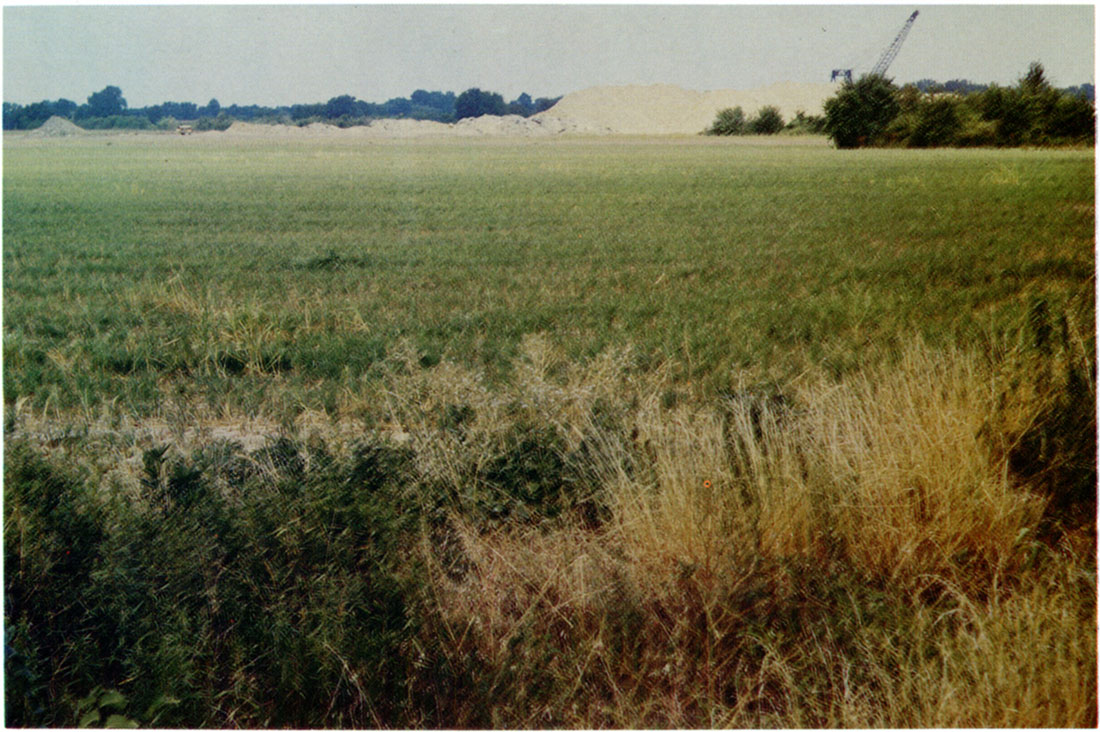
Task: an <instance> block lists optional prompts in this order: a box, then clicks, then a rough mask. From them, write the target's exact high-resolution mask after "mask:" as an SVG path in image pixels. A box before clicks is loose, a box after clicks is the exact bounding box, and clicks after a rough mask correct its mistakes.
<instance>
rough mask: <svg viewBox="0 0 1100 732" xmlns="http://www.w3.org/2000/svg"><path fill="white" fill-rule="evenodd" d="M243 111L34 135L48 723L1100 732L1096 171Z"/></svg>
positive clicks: (27, 365)
mask: <svg viewBox="0 0 1100 732" xmlns="http://www.w3.org/2000/svg"><path fill="white" fill-rule="evenodd" d="M212 134H213V133H211V134H210V135H202V136H195V137H193V138H177V137H168V136H165V137H156V136H94V137H88V138H80V139H72V140H65V141H61V142H57V141H43V140H39V141H36V140H33V139H17V138H6V139H5V150H4V163H5V168H4V180H3V185H4V252H3V257H4V259H3V263H4V275H3V276H4V315H5V317H4V401H5V436H6V440H5V443H6V447H5V457H6V465H7V467H6V469H5V561H6V576H7V584H6V587H5V590H6V597H7V603H6V606H5V608H6V619H7V621H8V622H7V623H6V625H7V627H8V629H9V631H8V637H7V638H6V640H7V642H8V643H9V644H10V645H12V647H13V648H14V649H15V650H16V653H15V655H14V656H13V657H12V658H9V660H8V661H7V662H6V663H7V666H6V668H7V671H8V674H7V678H8V682H7V688H6V699H7V702H8V705H7V706H8V710H9V711H8V715H9V718H8V721H9V723H16V724H19V723H26V724H32V723H33V724H44V725H49V724H66V725H73V724H76V723H77V722H78V721H80V720H81V718H82V717H83V716H86V715H89V714H91V713H92V712H95V713H96V714H97V715H99V716H97V717H96V720H99V719H100V718H101V717H102V719H103V720H106V718H107V717H108V716H109V715H110V714H119V715H121V716H122V717H125V718H126V719H132V720H135V721H138V722H141V723H154V722H156V723H158V724H169V725H172V726H201V725H216V726H235V725H253V726H254V725H263V726H271V725H283V724H286V725H291V726H314V725H322V726H341V725H370V726H378V725H396V726H424V725H434V726H478V727H488V726H532V725H534V726H584V727H596V726H608V725H613V726H638V725H640V726H649V727H660V726H667V725H672V726H678V727H698V726H712V725H723V726H758V725H769V726H774V725H780V726H831V725H844V726H876V725H887V726H987V725H993V726H998V725H1004V726H1060V725H1091V724H1095V721H1096V706H1095V705H1096V678H1095V667H1096V659H1095V637H1096V636H1095V632H1096V629H1095V560H1094V553H1095V552H1094V545H1095V531H1094V513H1095V498H1094V492H1093V491H1094V483H1095V443H1094V435H1095V386H1094V385H1095V338H1094V330H1093V322H1094V315H1093V314H1094V309H1095V297H1094V285H1095V281H1094V252H1093V246H1094V238H1093V237H1094V207H1093V200H1094V189H1093V181H1094V176H1093V165H1094V156H1093V152H1092V151H1091V150H1058V151H1041V150H965V151H960V150H950V151H948V150H942V151H941V150H935V151H896V150H867V151H853V152H840V151H836V150H832V149H828V148H825V147H820V146H817V145H813V144H799V143H798V142H794V143H791V144H775V143H774V141H769V143H766V144H754V143H753V142H751V141H740V140H738V141H732V142H731V141H724V140H713V139H701V138H683V139H675V138H673V139H657V138H618V139H607V138H604V139H589V140H586V139H573V140H554V141H545V140H537V141H536V140H523V141H515V140H512V141H508V140H485V141H476V142H469V141H462V142H456V141H415V140H413V141H385V142H375V143H372V144H368V143H366V142H364V141H347V140H327V139H324V138H318V139H311V140H306V139H301V140H293V141H272V140H263V139H246V140H232V139H231V138H214V137H213V136H212ZM215 140H216V143H215V142H214V141H215ZM138 547H141V550H140V551H138V550H137V548H138ZM75 554H79V555H80V556H79V557H75V556H74V555H75ZM13 659H14V660H13ZM115 692H118V694H120V695H121V697H115V696H111V694H113V693H115ZM23 699H26V701H25V702H23V701H21V700H23ZM116 721H117V720H116Z"/></svg>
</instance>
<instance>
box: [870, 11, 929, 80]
mask: <svg viewBox="0 0 1100 732" xmlns="http://www.w3.org/2000/svg"><path fill="white" fill-rule="evenodd" d="M919 14H920V11H919V10H914V11H913V14H912V15H910V16H909V20H907V21H905V25H903V26H902V27H901V31H900V32H899V33H898V37H897V38H895V39H894V42H893V43H891V44H890V47H889V48H887V49H886V52H885V53H884V54H882V58H880V59H879V60H878V63H877V64H875V68H873V69H871V75H872V76H885V75H886V69H888V68H889V67H890V64H892V63H893V62H894V58H895V57H896V56H897V55H898V51H900V50H901V44H902V43H903V42H904V41H905V37H906V36H907V35H909V29H910V28H912V27H913V21H915V20H916V19H917V16H918V15H919Z"/></svg>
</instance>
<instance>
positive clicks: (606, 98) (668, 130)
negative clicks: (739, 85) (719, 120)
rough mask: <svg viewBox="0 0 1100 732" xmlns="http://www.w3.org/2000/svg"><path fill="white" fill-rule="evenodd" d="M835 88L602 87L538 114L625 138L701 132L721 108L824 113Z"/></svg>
mask: <svg viewBox="0 0 1100 732" xmlns="http://www.w3.org/2000/svg"><path fill="white" fill-rule="evenodd" d="M835 92H836V86H835V85H834V84H794V83H790V82H782V83H778V84H772V85H771V86H766V87H759V88H756V89H746V90H735V89H727V90H721V91H708V92H698V91H691V90H688V89H682V88H680V87H678V86H671V85H668V84H654V85H652V86H599V87H592V88H591V89H585V90H583V91H579V92H575V93H573V94H566V95H565V96H564V97H562V99H561V100H560V101H559V102H558V103H557V104H555V105H554V106H553V107H551V108H550V109H548V110H546V111H545V112H542V113H540V114H538V115H535V117H534V118H539V117H542V116H544V115H545V116H553V117H557V118H559V119H565V120H570V121H571V122H572V123H574V124H577V125H590V126H595V127H603V128H607V129H610V130H612V131H614V132H618V133H623V134H650V135H660V134H695V133H698V132H702V131H703V130H705V129H706V128H707V127H710V125H711V123H712V122H713V121H714V117H715V115H716V114H717V112H718V110H720V109H725V108H726V107H741V108H742V109H743V110H744V111H745V114H746V115H747V116H749V117H751V116H752V115H754V114H756V112H757V110H759V109H760V108H761V107H763V106H765V105H769V104H770V105H773V106H775V107H778V108H779V112H780V113H781V114H782V115H783V119H785V120H790V119H792V118H793V117H794V116H795V114H796V113H797V112H799V111H803V112H806V113H807V114H821V112H822V105H823V104H824V102H825V100H826V99H828V98H829V97H831V96H832V95H833V94H834V93H835Z"/></svg>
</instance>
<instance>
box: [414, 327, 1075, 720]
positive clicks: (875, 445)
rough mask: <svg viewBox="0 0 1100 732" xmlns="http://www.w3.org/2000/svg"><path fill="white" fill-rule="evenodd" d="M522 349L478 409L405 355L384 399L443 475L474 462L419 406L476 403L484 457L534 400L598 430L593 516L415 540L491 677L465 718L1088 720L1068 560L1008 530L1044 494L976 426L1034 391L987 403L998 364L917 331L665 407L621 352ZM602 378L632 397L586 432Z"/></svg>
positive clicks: (450, 381) (459, 377)
mask: <svg viewBox="0 0 1100 732" xmlns="http://www.w3.org/2000/svg"><path fill="white" fill-rule="evenodd" d="M526 359H527V360H526V362H525V365H524V366H523V367H521V368H520V369H519V371H518V374H519V377H518V378H517V379H516V380H515V382H514V384H513V385H512V387H511V388H512V389H513V391H511V392H509V393H508V395H507V396H506V397H504V398H501V397H500V396H499V395H498V398H497V399H496V400H494V399H493V398H492V397H491V396H490V393H489V392H488V391H487V390H485V389H484V387H482V386H480V385H477V382H476V380H475V379H472V377H471V375H470V374H469V373H466V372H462V371H461V370H458V369H457V368H456V367H454V366H447V367H445V368H435V369H432V370H430V371H429V370H424V369H414V370H410V372H409V374H407V375H406V376H405V377H403V378H405V379H406V380H407V381H406V383H405V384H404V385H403V386H402V387H401V391H402V392H403V393H406V394H415V395H416V396H415V398H410V399H407V400H406V401H404V402H401V404H399V405H395V408H394V414H393V419H394V421H395V422H398V421H399V422H400V423H401V424H402V425H403V428H404V429H407V430H409V431H410V432H411V434H412V440H413V442H414V443H415V444H416V445H417V446H418V451H419V450H420V449H421V448H423V449H424V450H425V454H429V455H431V457H430V459H429V464H427V465H425V466H424V469H425V470H428V471H431V472H432V474H433V475H436V476H438V477H441V478H446V479H448V480H455V481H459V482H460V481H462V480H463V479H464V476H469V475H472V474H475V473H474V472H471V471H470V470H469V469H468V467H465V468H462V467H455V466H460V465H461V464H462V461H463V459H468V458H464V455H465V454H466V453H468V452H469V450H468V447H464V446H463V445H462V444H460V443H459V442H456V441H450V442H448V441H447V439H445V438H444V436H443V435H441V434H440V432H439V428H438V426H437V424H436V423H434V422H433V421H432V419H430V418H429V415H430V414H433V412H432V411H431V407H430V406H425V405H436V406H438V405H441V404H447V403H455V402H456V401H457V402H460V403H465V404H471V405H476V406H475V411H476V413H477V415H478V419H477V421H476V422H475V425H474V427H473V428H472V430H474V431H471V432H470V433H469V434H470V435H472V434H475V433H476V434H477V435H479V439H482V440H484V443H483V444H485V445H487V446H489V448H488V449H487V450H485V451H484V454H485V455H487V456H488V457H484V459H491V457H492V455H493V454H495V453H494V451H493V448H492V447H491V446H493V445H497V446H499V445H502V444H503V442H502V440H503V438H502V436H503V435H504V434H505V433H506V432H507V430H508V428H509V426H510V425H512V424H514V423H515V421H521V420H523V419H526V418H531V417H533V416H535V415H541V416H542V418H543V419H545V420H547V421H550V422H552V423H553V424H554V425H555V426H556V427H557V428H558V429H560V430H562V431H563V433H564V434H569V435H572V436H573V442H572V446H573V447H576V446H577V445H580V444H582V443H583V442H584V440H585V439H586V438H587V439H588V440H589V443H592V442H594V440H593V439H592V437H593V436H594V435H600V436H601V437H600V439H599V440H598V445H599V449H598V450H595V451H593V452H592V453H591V456H592V457H593V459H594V460H596V461H597V462H598V469H597V470H596V471H595V474H596V475H598V478H599V482H600V487H601V490H602V493H601V495H602V500H604V501H605V503H606V508H607V511H608V514H607V519H606V520H605V521H604V522H602V523H601V524H600V525H599V527H598V528H592V527H588V526H585V525H584V524H583V522H578V521H572V520H570V519H568V518H566V519H563V520H561V521H559V522H557V523H555V524H551V525H547V524H540V525H538V526H534V527H532V526H521V527H518V528H517V527H515V526H511V527H496V528H492V527H489V528H486V527H484V526H482V527H480V528H479V527H477V526H475V525H473V524H471V523H469V522H467V521H465V520H463V519H462V518H460V517H458V516H457V515H453V516H451V519H450V525H451V526H452V528H453V531H454V537H455V541H456V544H457V546H459V547H460V549H459V554H460V555H461V557H462V563H463V570H462V571H460V572H454V571H451V570H453V566H450V567H449V566H448V565H447V564H446V562H444V561H442V560H441V559H440V558H439V552H438V551H434V552H433V551H432V550H428V551H427V552H426V553H427V555H428V556H429V557H431V563H432V566H433V567H434V571H433V572H432V582H431V593H432V598H433V603H434V607H435V608H436V612H437V613H438V618H439V619H440V627H442V628H445V629H446V630H445V633H446V636H447V637H446V642H445V643H443V646H444V647H446V648H448V649H449V651H448V652H449V653H451V654H453V656H452V657H453V659H454V660H455V663H458V659H463V658H466V659H469V658H475V659H477V661H478V664H479V666H478V668H479V669H480V670H479V673H482V674H488V675H489V677H490V678H491V679H493V681H492V682H491V683H490V690H489V698H490V699H492V700H493V702H492V705H491V708H492V716H491V717H489V718H481V717H473V719H477V720H479V721H480V722H483V723H487V722H492V723H493V724H494V725H496V724H501V725H514V724H518V725H520V726H584V727H599V726H622V727H626V726H639V725H642V726H689V727H690V726H738V727H744V726H769V725H771V726H774V725H778V726H860V727H863V726H901V727H908V726H1067V725H1070V726H1072V725H1077V724H1088V723H1090V720H1091V721H1094V720H1095V702H1096V677H1095V658H1096V656H1095V626H1094V623H1093V621H1092V615H1093V612H1094V610H1093V609H1094V607H1095V605H1094V601H1093V599H1092V597H1091V593H1092V592H1094V590H1093V589H1092V588H1094V586H1095V582H1094V573H1093V569H1092V561H1091V557H1089V556H1087V555H1081V554H1077V555H1073V554H1072V553H1071V554H1070V555H1067V554H1066V553H1065V552H1061V553H1060V552H1057V551H1051V550H1047V549H1046V548H1045V545H1043V544H1041V543H1039V542H1036V541H1035V540H1034V538H1033V537H1035V536H1036V535H1037V533H1038V532H1039V530H1040V524H1041V521H1042V518H1043V516H1044V509H1045V507H1046V504H1047V499H1046V497H1044V496H1042V495H1039V494H1037V493H1035V492H1034V491H1032V490H1029V487H1028V486H1027V485H1025V484H1021V483H1020V481H1018V480H1016V479H1014V478H1013V475H1012V471H1010V469H1009V466H1008V464H1007V462H1006V460H1007V458H1006V451H1005V450H1004V446H1003V444H1001V442H1003V440H1006V439H1010V437H1006V436H1005V435H1004V434H1001V433H998V434H996V435H993V434H991V429H993V428H992V427H991V425H996V424H998V420H1003V419H1005V417H1004V412H1005V409H1006V408H1010V409H1012V410H1013V416H1012V419H1014V420H1021V419H1022V420H1026V419H1032V420H1034V419H1036V418H1037V417H1038V412H1040V411H1041V410H1042V409H1043V405H1042V403H1041V402H1036V401H1034V400H1032V401H1031V402H1030V404H1029V405H1025V404H1020V403H1016V404H1013V405H1011V406H1010V407H1006V402H1005V399H1004V398H1003V397H1004V394H1005V390H1004V383H1003V381H1004V379H1005V378H1006V376H1005V371H1004V369H1005V368H1006V367H1005V366H1004V365H1002V366H1000V367H995V366H992V365H990V363H989V362H988V361H987V360H982V359H979V358H977V357H976V356H974V355H972V354H967V353H963V352H960V351H953V350H949V351H943V350H932V349H930V348H929V347H927V346H924V345H922V344H919V343H917V344H913V345H911V346H910V347H908V348H907V349H906V350H905V351H904V353H903V354H902V355H901V358H900V360H899V362H898V363H897V364H895V365H893V366H892V367H891V368H882V369H880V370H876V371H871V372H867V373H862V374H859V375H856V376H852V377H849V378H847V379H845V380H844V381H842V382H841V383H832V382H829V381H827V380H825V379H821V380H819V381H816V382H809V381H804V382H803V383H802V384H801V385H800V386H799V387H798V391H797V393H795V394H793V395H792V396H790V397H789V398H788V399H787V400H786V401H777V400H768V399H766V398H761V397H757V396H753V395H750V394H747V393H746V394H741V395H737V396H735V397H733V398H730V399H726V400H724V401H723V402H722V403H721V404H703V403H699V402H697V401H692V402H688V403H677V404H673V405H672V406H664V404H663V401H664V400H663V399H662V394H663V393H664V391H665V389H666V388H667V386H668V384H667V382H666V381H663V380H662V379H661V378H658V377H654V376H652V375H650V376H646V377H641V376H638V375H631V374H630V369H629V367H628V364H629V361H628V360H618V361H616V360H615V358H613V357H607V358H604V359H602V360H599V359H598V360H597V361H595V362H593V364H591V365H590V366H589V367H587V368H583V367H579V366H568V367H567V366H566V365H564V364H563V363H562V362H561V361H560V360H558V359H557V358H556V356H555V354H554V353H553V350H552V349H549V347H548V346H547V344H546V343H545V342H544V341H542V340H535V341H531V342H529V344H528V348H527V354H526ZM412 382H415V388H411V387H413V385H414V384H413V383H412ZM624 390H629V391H630V393H631V394H632V398H630V399H628V400H627V399H622V398H620V400H619V402H618V403H620V404H622V403H629V404H630V405H631V406H630V408H629V409H627V410H625V411H624V412H623V413H621V414H619V415H617V417H618V421H616V422H613V425H614V426H613V427H611V428H609V427H608V424H609V423H608V422H606V421H604V422H600V420H599V418H598V414H599V410H598V409H593V407H594V405H595V404H596V400H597V399H598V397H599V396H600V395H608V394H615V393H618V394H623V393H624ZM1028 409H1030V410H1033V411H1035V410H1038V411H1036V414H1034V415H1032V416H1031V417H1028V416H1026V414H1025V413H1026V412H1027V410H1028ZM594 414H596V415H597V416H595V417H594V416H593V415H594ZM429 445H434V451H432V450H428V449H427V448H428V446H429ZM441 466H451V467H450V468H446V469H445V468H443V467H441ZM456 490H459V491H461V490H462V486H461V485H458V486H456ZM1085 541H1086V543H1087V544H1088V543H1090V542H1091V540H1088V539H1086V540H1085ZM1037 554H1042V556H1043V557H1044V558H1042V559H1039V560H1037ZM1040 567H1041V569H1039V568H1040ZM867 588H873V590H868V589H867ZM868 592H871V594H867V593H868ZM875 593H881V595H879V594H875ZM876 598H877V599H876ZM882 598H886V599H882ZM517 690H520V691H518V692H517ZM510 693H518V696H509V694H510Z"/></svg>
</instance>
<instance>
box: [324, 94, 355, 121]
mask: <svg viewBox="0 0 1100 732" xmlns="http://www.w3.org/2000/svg"><path fill="white" fill-rule="evenodd" d="M353 114H355V97H353V96H351V95H350V94H344V95H342V96H338V97H333V98H332V99H330V100H328V102H326V103H325V116H326V117H328V118H329V119H336V118H337V117H344V116H348V117H350V116H352V115H353Z"/></svg>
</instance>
